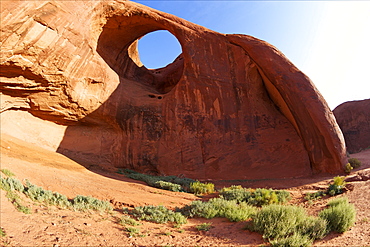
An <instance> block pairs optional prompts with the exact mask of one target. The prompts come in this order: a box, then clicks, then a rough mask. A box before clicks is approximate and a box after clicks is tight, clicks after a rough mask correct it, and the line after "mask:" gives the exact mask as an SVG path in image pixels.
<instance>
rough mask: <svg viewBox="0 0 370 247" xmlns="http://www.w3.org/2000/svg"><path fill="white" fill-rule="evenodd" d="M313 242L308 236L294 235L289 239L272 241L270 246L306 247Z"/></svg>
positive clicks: (288, 237)
mask: <svg viewBox="0 0 370 247" xmlns="http://www.w3.org/2000/svg"><path fill="white" fill-rule="evenodd" d="M312 242H313V241H312V239H310V238H309V237H308V236H305V235H301V234H298V233H293V234H292V235H290V236H287V237H283V238H278V239H274V240H271V241H270V244H271V246H273V247H295V246H296V247H306V246H310V245H311V244H312Z"/></svg>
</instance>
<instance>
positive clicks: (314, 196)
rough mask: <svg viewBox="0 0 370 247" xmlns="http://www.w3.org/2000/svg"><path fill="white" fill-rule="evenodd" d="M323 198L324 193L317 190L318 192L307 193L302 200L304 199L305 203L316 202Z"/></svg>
mask: <svg viewBox="0 0 370 247" xmlns="http://www.w3.org/2000/svg"><path fill="white" fill-rule="evenodd" d="M323 196H326V191H323V190H319V191H316V192H314V193H307V194H306V195H305V197H304V199H306V200H307V201H311V200H318V199H320V198H322V197H323Z"/></svg>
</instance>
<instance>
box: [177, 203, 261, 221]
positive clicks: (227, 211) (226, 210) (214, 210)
mask: <svg viewBox="0 0 370 247" xmlns="http://www.w3.org/2000/svg"><path fill="white" fill-rule="evenodd" d="M255 212H256V208H255V207H253V206H251V205H248V204H247V203H245V202H241V203H237V201H236V200H233V201H230V200H225V199H223V198H212V199H210V200H209V201H207V202H202V201H193V202H192V203H191V205H189V206H187V207H184V208H183V213H184V214H185V215H187V216H189V217H202V218H206V219H212V218H214V217H225V218H227V219H229V220H230V221H243V220H246V219H248V218H250V217H251V216H252V215H253V214H254V213H255Z"/></svg>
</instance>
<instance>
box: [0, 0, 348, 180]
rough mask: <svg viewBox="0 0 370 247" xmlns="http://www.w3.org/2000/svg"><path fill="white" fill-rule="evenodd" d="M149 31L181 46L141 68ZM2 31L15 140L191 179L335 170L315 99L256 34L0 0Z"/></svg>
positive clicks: (94, 4)
mask: <svg viewBox="0 0 370 247" xmlns="http://www.w3.org/2000/svg"><path fill="white" fill-rule="evenodd" d="M156 30H167V31H169V32H170V33H172V34H173V35H174V36H175V37H176V38H177V39H178V41H179V42H180V44H181V46H182V54H181V55H180V56H179V57H178V58H177V59H176V60H175V61H174V62H173V63H172V64H170V65H168V66H167V67H165V68H161V69H156V70H150V69H147V68H145V66H143V65H142V63H141V62H140V59H139V56H138V51H137V40H138V39H139V38H140V37H142V36H144V35H145V34H147V33H150V32H153V31H156ZM1 33H2V34H1V39H2V45H1V71H0V76H1V88H0V89H1V92H2V97H1V99H2V104H1V107H2V110H1V111H2V115H3V117H2V121H3V122H4V124H5V126H8V127H7V128H5V129H3V128H2V131H4V132H7V133H8V134H11V135H13V136H16V137H17V138H21V139H22V138H23V139H25V140H26V141H29V142H31V143H33V144H35V145H40V146H43V147H50V149H53V148H55V147H57V148H55V149H56V151H58V152H60V153H63V154H64V155H66V156H68V157H70V158H72V159H75V160H76V161H79V162H81V163H83V164H89V165H91V164H95V165H98V166H102V167H115V168H119V167H121V168H130V169H134V170H137V171H140V172H146V173H154V174H166V175H180V174H181V175H184V176H187V177H191V178H198V179H208V178H209V179H268V178H283V177H297V176H309V175H311V174H318V173H331V174H337V173H340V172H342V171H343V165H344V164H345V163H346V156H345V154H346V150H345V147H344V141H343V137H342V134H341V132H340V130H339V127H338V126H337V123H336V121H335V118H334V117H333V115H332V112H331V111H330V109H329V108H328V106H327V104H326V102H325V100H324V99H323V97H322V96H321V94H320V93H319V92H318V90H317V89H316V88H315V86H314V85H313V83H312V82H311V81H310V80H309V78H308V77H307V76H306V75H304V74H303V73H302V72H301V71H299V70H298V69H297V68H296V67H295V66H294V65H293V64H292V63H291V62H290V61H289V60H288V59H287V58H286V57H285V56H284V55H283V54H282V53H281V52H280V51H278V50H277V49H276V48H275V47H273V46H271V45H270V44H268V43H266V42H264V41H261V40H258V39H256V38H253V37H251V36H246V35H225V34H221V33H217V32H214V31H212V30H209V29H206V28H204V27H201V26H198V25H195V24H192V23H190V22H187V21H185V20H183V19H180V18H178V17H176V16H173V15H170V14H166V13H163V12H160V11H157V10H154V9H151V8H148V7H146V6H143V5H140V4H137V3H133V2H126V1H5V2H2V3H1ZM26 112H28V113H31V114H32V116H30V115H29V114H25V113H26ZM4 116H5V117H4ZM37 119H42V120H47V121H51V122H52V123H50V122H48V123H46V122H45V121H41V120H37ZM51 125H52V126H51ZM50 129H53V130H54V131H53V132H47V130H50ZM53 133H56V134H55V135H58V137H57V136H56V137H55V138H53ZM60 136H61V138H62V139H61V140H60V139H59V137H60Z"/></svg>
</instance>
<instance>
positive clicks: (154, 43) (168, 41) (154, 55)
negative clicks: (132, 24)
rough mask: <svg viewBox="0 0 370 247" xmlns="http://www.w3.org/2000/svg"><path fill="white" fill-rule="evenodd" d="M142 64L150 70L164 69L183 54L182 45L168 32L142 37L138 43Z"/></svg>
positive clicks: (162, 31)
mask: <svg viewBox="0 0 370 247" xmlns="http://www.w3.org/2000/svg"><path fill="white" fill-rule="evenodd" d="M138 51H139V57H140V60H141V63H142V64H143V65H144V66H145V67H146V68H148V69H158V68H164V67H166V66H167V65H169V64H171V63H172V62H173V61H175V60H176V58H177V57H178V56H179V55H180V54H181V53H182V50H181V45H180V43H179V42H178V40H177V39H176V37H175V36H173V35H172V34H171V33H170V32H168V31H167V30H158V31H154V32H151V33H148V34H146V35H145V36H143V37H141V38H140V39H139V42H138Z"/></svg>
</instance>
